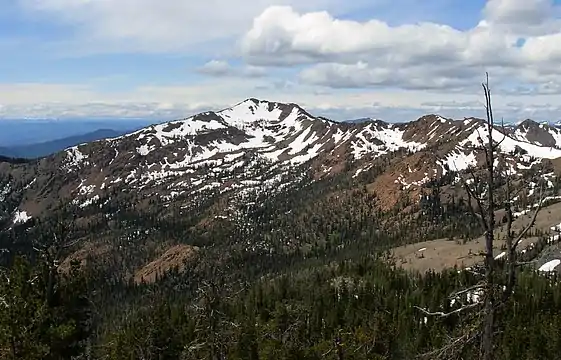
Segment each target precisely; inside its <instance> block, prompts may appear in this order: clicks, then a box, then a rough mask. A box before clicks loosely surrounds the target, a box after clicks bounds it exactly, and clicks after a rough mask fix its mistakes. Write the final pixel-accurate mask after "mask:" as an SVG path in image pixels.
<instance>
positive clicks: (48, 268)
mask: <svg viewBox="0 0 561 360" xmlns="http://www.w3.org/2000/svg"><path fill="white" fill-rule="evenodd" d="M75 220H76V217H75V215H74V214H72V213H71V212H68V213H66V212H63V213H60V214H58V215H57V216H55V217H53V218H51V219H49V220H47V221H46V222H45V223H42V224H40V226H39V231H40V232H41V236H40V237H39V238H38V239H37V240H36V241H34V244H33V250H34V251H35V252H36V253H37V254H38V256H39V258H40V260H41V262H42V263H43V264H44V266H45V277H46V282H45V283H46V291H45V294H46V295H45V303H46V304H48V305H52V301H53V299H54V295H55V292H56V287H57V279H58V275H59V274H58V268H59V266H60V264H61V262H62V260H63V259H64V256H65V254H66V252H67V251H68V250H69V249H70V248H72V247H73V246H74V245H76V244H77V243H78V241H79V240H78V239H73V235H75Z"/></svg>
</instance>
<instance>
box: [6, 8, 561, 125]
mask: <svg viewBox="0 0 561 360" xmlns="http://www.w3.org/2000/svg"><path fill="white" fill-rule="evenodd" d="M18 1H19V3H20V4H21V5H22V6H23V8H24V9H26V10H27V14H28V15H30V16H39V17H44V18H47V17H48V19H49V20H50V21H58V22H60V23H63V24H65V25H67V26H69V27H70V29H71V30H72V31H69V32H68V33H65V34H73V35H71V36H72V37H71V38H69V37H68V36H70V35H65V34H63V35H62V37H61V38H59V39H58V40H60V41H61V42H60V43H58V45H60V46H62V47H64V48H67V49H68V48H71V49H72V51H76V52H78V53H84V52H89V53H107V52H119V53H129V52H133V53H138V52H146V53H170V54H180V55H185V54H193V53H196V54H201V52H202V53H204V56H205V57H206V56H209V57H210V58H215V60H211V61H209V62H208V63H206V64H204V65H202V66H200V67H198V68H196V69H194V70H196V71H198V72H199V73H202V74H206V75H208V76H207V77H205V80H204V81H202V82H200V83H194V84H190V85H189V86H182V87H169V86H167V87H166V86H151V87H147V86H145V87H142V86H141V87H137V88H136V89H134V90H131V91H130V92H128V93H124V92H123V93H114V92H112V93H111V94H107V93H104V92H103V91H101V90H99V89H96V88H94V87H89V86H87V85H64V84H62V85H60V84H50V85H49V84H13V85H9V84H8V85H0V116H8V115H9V114H12V115H13V114H25V113H26V112H29V113H33V114H40V113H44V114H56V113H59V114H63V115H65V116H70V115H69V114H82V115H83V116H91V115H92V114H105V115H110V114H114V115H117V116H128V115H126V114H130V116H142V115H143V114H144V115H145V116H163V117H169V118H174V117H183V116H186V115H189V114H191V113H192V112H196V111H198V110H201V109H205V110H206V109H217V108H220V107H224V106H228V105H231V104H234V103H236V102H238V101H240V100H243V99H244V98H247V97H259V98H265V99H270V100H276V101H293V102H297V103H300V104H302V105H303V106H305V107H307V108H309V109H310V110H313V109H323V110H322V111H328V112H331V113H332V114H335V115H337V114H338V115H337V116H340V117H347V116H351V114H355V115H353V116H356V117H360V116H378V115H376V113H380V114H382V115H384V116H383V117H384V118H386V119H388V120H397V119H395V118H391V116H389V114H390V113H391V112H392V111H393V112H394V113H395V114H396V118H399V119H402V120H410V119H411V118H407V117H409V116H411V117H413V116H414V114H418V115H420V114H421V113H422V112H433V111H442V112H444V114H443V115H446V114H451V115H450V116H452V115H454V116H455V115H457V116H470V115H473V113H471V112H477V106H469V105H467V104H472V105H473V104H476V103H478V101H480V97H481V96H480V95H481V94H480V92H481V87H480V82H481V80H482V79H483V75H484V72H485V71H489V72H490V74H491V81H492V86H493V88H494V89H495V95H497V96H495V104H496V105H495V108H496V109H497V111H498V112H501V113H502V114H504V115H505V117H519V116H525V117H528V116H529V115H528V114H533V116H535V117H538V118H541V119H550V118H551V117H553V116H557V115H556V114H555V111H558V110H559V109H560V108H561V99H560V98H559V96H558V94H561V68H560V67H559V65H558V64H559V62H560V61H561V46H559V44H561V23H560V21H559V8H558V7H556V6H554V5H553V1H551V0H489V1H488V2H487V4H486V6H485V8H483V9H482V11H481V21H480V22H479V23H478V24H476V25H474V26H473V27H472V28H471V29H467V30H463V29H462V30H461V29H456V28H454V27H453V26H451V25H446V24H437V23H428V22H421V23H411V24H403V25H398V26H394V25H390V24H389V23H387V22H385V21H383V20H382V19H377V18H374V17H372V18H371V19H367V20H365V21H353V20H349V18H348V17H345V16H344V14H345V13H346V12H348V11H350V10H353V9H355V10H356V9H360V8H361V7H363V6H365V5H368V6H374V5H375V4H374V5H373V4H372V3H373V2H374V3H388V2H389V1H388V0H374V1H371V0H354V1H341V0H309V1H305V2H301V1H296V0H255V1H247V0H229V1H226V0H208V1H205V2H196V1H186V0H165V1H162V0H80V1H77V0H18ZM411 1H412V2H413V0H411ZM394 2H395V6H398V7H399V6H400V4H403V3H400V1H399V0H398V1H395V0H394ZM404 11H405V10H404ZM371 13H373V14H374V13H375V12H374V11H372V12H371ZM234 15H235V16H234ZM213 41H215V42H220V45H222V47H221V48H220V49H217V48H216V47H215V48H213V49H212V51H208V52H209V53H210V54H209V53H205V50H204V49H205V48H206V44H208V43H209V42H213ZM224 45H225V46H224ZM207 50H208V49H207ZM232 54H237V55H239V56H240V57H241V59H242V60H243V61H244V63H243V64H241V65H232V64H237V63H238V62H237V61H236V62H234V61H232V58H230V57H229V56H230V55H232ZM236 60H239V58H238V59H236ZM273 67H274V68H273ZM278 67H285V68H289V70H288V71H286V72H281V71H279V70H278V69H277V68H278ZM290 68H292V70H290ZM296 71H300V73H299V76H295V75H294V74H296ZM265 75H266V76H265ZM109 85H110V84H109ZM104 86H108V85H107V84H104ZM346 88H353V89H352V91H348V90H347V89H346ZM528 95H532V96H528ZM439 103H440V104H441V105H438V104H439ZM370 112H375V113H374V114H371V113H370ZM335 115H334V116H335ZM379 117H382V116H379Z"/></svg>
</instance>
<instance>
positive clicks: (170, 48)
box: [18, 0, 372, 53]
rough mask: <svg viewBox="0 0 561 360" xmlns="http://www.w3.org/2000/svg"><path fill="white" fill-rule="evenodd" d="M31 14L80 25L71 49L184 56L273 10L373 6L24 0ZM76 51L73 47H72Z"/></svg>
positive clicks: (231, 0) (242, 0) (321, 0)
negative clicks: (280, 7)
mask: <svg viewBox="0 0 561 360" xmlns="http://www.w3.org/2000/svg"><path fill="white" fill-rule="evenodd" d="M18 2H19V3H20V5H21V7H22V8H23V9H24V10H26V11H27V12H28V13H29V14H31V15H35V16H40V17H48V18H49V20H51V21H59V22H62V23H64V24H67V25H70V26H73V27H75V30H76V31H75V34H76V38H75V39H63V40H64V41H63V42H62V44H61V45H62V46H64V47H65V48H66V50H71V51H78V52H89V53H107V52H147V53H161V52H184V51H186V50H189V49H193V48H194V47H195V46H197V45H198V46H200V45H204V44H205V43H207V42H209V41H210V42H211V41H219V40H224V39H232V38H235V37H236V36H238V35H240V34H242V33H243V32H244V31H245V30H247V28H248V26H250V25H251V20H252V19H253V18H254V17H255V16H257V15H258V14H259V13H260V12H262V11H263V10H265V9H266V8H267V7H268V6H271V5H273V4H283V5H291V6H295V7H296V8H298V9H299V10H302V11H310V10H317V9H331V10H333V11H337V10H340V11H346V10H350V9H353V8H356V7H360V6H361V5H364V4H368V3H372V1H368V0H355V1H353V2H348V3H346V2H345V3H342V2H341V1H338V0H307V1H305V2H301V1H296V0H252V1H247V0H206V1H189V0H164V1H162V0H18ZM68 47H70V48H68Z"/></svg>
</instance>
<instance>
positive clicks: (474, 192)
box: [417, 74, 543, 360]
mask: <svg viewBox="0 0 561 360" xmlns="http://www.w3.org/2000/svg"><path fill="white" fill-rule="evenodd" d="M482 87H483V92H484V94H485V110H486V119H485V120H484V121H485V131H486V132H487V139H484V137H483V136H482V134H481V133H480V132H479V130H477V131H478V135H479V136H478V144H476V145H475V146H474V147H473V149H472V150H474V151H477V152H479V153H482V154H483V155H484V158H485V159H484V160H485V162H484V169H483V175H482V176H478V175H476V173H475V170H474V169H473V168H468V170H467V173H468V174H469V175H470V177H471V179H469V182H468V181H467V180H465V179H464V180H462V183H463V188H464V189H465V191H466V193H467V197H468V199H467V203H468V205H469V209H470V212H471V214H472V215H473V216H474V217H476V218H477V220H478V222H479V224H480V226H481V228H482V229H483V231H484V238H485V250H484V251H483V253H482V255H483V256H484V267H483V269H484V272H483V274H481V275H482V279H481V281H480V282H479V283H478V284H476V285H474V286H471V287H469V288H466V289H463V290H460V291H458V292H456V293H454V294H452V295H451V296H450V299H457V298H458V295H460V294H464V295H465V294H466V293H476V294H477V295H478V296H477V300H475V301H473V302H471V303H468V304H462V306H461V307H460V308H458V309H455V310H453V311H451V312H448V313H445V312H442V311H437V312H431V311H428V310H427V309H423V308H420V307H417V308H418V309H419V310H420V311H422V312H423V313H424V314H425V315H431V316H438V317H448V316H451V315H455V314H459V313H463V312H467V311H476V314H475V316H476V319H478V321H477V323H476V326H474V327H471V328H470V329H468V331H466V333H465V334H463V335H462V336H460V337H458V338H455V339H450V342H449V344H448V345H446V346H445V347H444V348H442V349H438V350H435V351H434V352H431V353H430V354H428V355H429V356H431V357H432V358H435V357H441V356H446V357H448V356H450V353H451V352H453V351H454V350H455V349H456V348H460V347H463V346H465V345H467V343H469V342H472V341H474V340H476V339H480V349H479V352H480V359H483V360H491V359H493V350H494V349H493V337H494V334H495V332H496V329H495V327H496V326H495V325H496V324H495V317H496V312H497V309H498V308H499V307H500V306H501V305H503V304H504V303H506V302H507V301H508V300H509V298H510V296H511V295H512V292H513V289H514V287H515V282H516V279H515V271H516V267H517V266H519V265H520V264H519V263H517V256H516V255H517V248H518V246H519V244H520V242H521V241H522V239H523V237H524V236H525V235H526V234H527V232H528V231H529V229H530V228H531V227H532V226H533V225H534V223H535V221H536V217H537V215H538V212H539V211H540V209H541V206H542V201H543V187H542V191H540V196H539V200H538V204H537V207H536V209H535V210H534V213H533V215H532V217H531V221H530V223H529V224H528V225H527V226H526V227H524V228H523V229H522V230H521V231H520V232H519V233H518V235H515V234H514V232H513V231H512V225H513V222H514V216H513V212H512V202H513V199H514V198H513V192H512V183H513V177H514V175H515V174H513V173H511V172H510V171H508V170H506V171H503V172H501V165H504V164H505V162H506V159H505V158H504V157H503V156H501V152H500V146H501V143H502V142H503V141H504V140H505V138H506V136H507V135H506V134H507V131H506V129H505V127H504V123H502V124H501V129H502V134H501V131H495V130H496V125H495V120H494V116H493V108H492V101H491V90H490V88H489V75H488V74H487V76H486V81H485V82H484V83H483V84H482ZM495 132H497V133H499V134H501V135H502V139H500V140H499V141H496V139H495V138H494V133H495ZM504 168H505V169H508V166H504ZM501 177H504V179H505V184H504V186H501V185H500V183H499V179H500V178H501ZM501 194H502V195H503V196H502V199H500V196H499V195H501ZM501 200H502V201H503V202H504V205H503V206H501V204H500V202H499V201H501ZM500 208H504V210H505V213H506V218H507V219H506V236H505V242H506V249H507V258H506V263H505V269H506V270H505V271H503V270H502V269H498V267H497V264H496V261H495V257H494V255H493V249H494V243H495V230H496V228H497V227H496V225H497V224H496V219H495V217H496V216H495V212H496V211H497V210H499V209H500ZM501 283H504V287H503V286H501ZM501 292H502V295H501Z"/></svg>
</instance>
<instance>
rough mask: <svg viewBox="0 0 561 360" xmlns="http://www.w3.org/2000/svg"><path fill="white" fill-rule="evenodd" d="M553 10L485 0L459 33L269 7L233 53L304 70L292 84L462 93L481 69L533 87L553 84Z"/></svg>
mask: <svg viewBox="0 0 561 360" xmlns="http://www.w3.org/2000/svg"><path fill="white" fill-rule="evenodd" d="M556 10H557V8H555V7H554V6H553V5H552V1H546V0H489V1H488V3H487V5H486V7H485V9H484V11H483V14H484V16H485V17H484V18H483V19H482V21H481V22H480V23H479V24H478V25H477V26H475V27H473V28H472V29H469V30H465V31H461V30H457V29H454V28H453V27H451V26H447V25H442V24H434V23H419V24H406V25H400V26H390V25H388V24H387V23H385V22H383V21H380V20H377V19H371V20H368V21H364V22H358V21H351V20H341V19H338V18H336V17H334V16H332V15H330V14H329V13H328V12H325V11H321V12H310V13H300V12H297V11H296V10H294V9H293V8H291V7H288V6H273V7H269V8H268V9H267V10H265V11H264V12H263V13H262V14H261V15H259V16H258V17H256V18H255V20H254V22H253V26H252V28H251V29H250V30H249V31H248V32H247V33H246V34H245V35H244V37H243V39H242V42H241V48H242V51H243V53H244V56H245V60H246V61H247V62H248V63H250V64H256V65H261V66H267V65H268V66H291V65H295V64H303V65H312V66H311V67H308V68H307V69H305V70H304V71H303V72H302V73H301V76H300V78H301V79H302V80H303V81H306V82H309V83H312V84H318V85H325V86H330V87H334V88H338V87H356V88H361V87H369V86H395V87H401V88H406V89H408V88H411V89H438V88H440V89H452V90H453V89H458V88H465V87H466V86H468V87H469V85H470V84H473V83H474V77H475V76H476V74H480V75H481V74H483V73H484V72H485V70H488V71H490V72H491V73H492V74H493V77H494V81H495V84H501V83H503V82H504V83H512V82H513V81H514V80H516V81H519V82H521V83H527V84H530V85H532V86H534V87H536V88H539V87H540V86H537V85H538V84H541V83H542V82H543V81H544V79H545V78H547V81H548V82H549V83H554V84H555V83H560V82H561V68H559V66H558V63H559V61H560V60H561V47H560V46H559V44H560V43H561V28H560V27H559V26H558V25H560V24H561V23H559V21H558V19H557V18H554V17H553V15H554V14H555V12H556ZM524 29H525V30H524ZM528 29H530V30H531V31H530V30H528ZM553 29H556V32H552V30H553ZM530 33H531V34H533V35H529V34H530ZM521 36H524V37H522V38H521ZM521 39H522V40H523V42H522V43H521V42H520V41H521ZM554 84H553V85H552V86H549V89H550V90H551V89H556V88H557V87H556V86H555V85H554Z"/></svg>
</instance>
